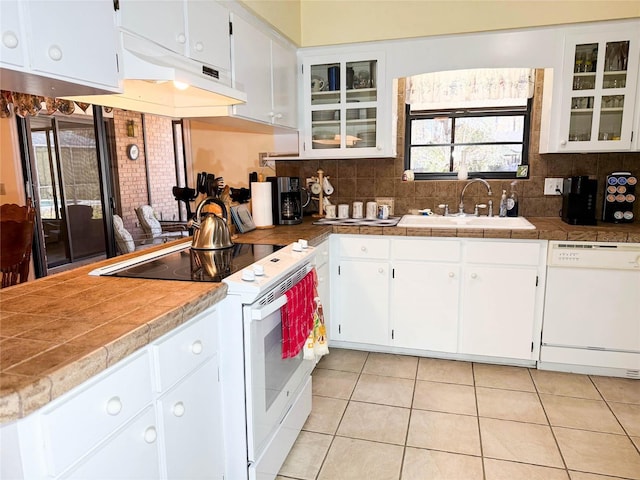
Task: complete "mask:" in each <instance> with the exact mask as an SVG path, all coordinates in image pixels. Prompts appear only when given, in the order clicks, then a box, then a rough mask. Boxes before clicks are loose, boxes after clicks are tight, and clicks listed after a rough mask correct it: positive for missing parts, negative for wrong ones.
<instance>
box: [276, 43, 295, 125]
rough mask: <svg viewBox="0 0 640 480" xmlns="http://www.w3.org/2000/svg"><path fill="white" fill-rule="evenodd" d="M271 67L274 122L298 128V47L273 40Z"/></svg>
mask: <svg viewBox="0 0 640 480" xmlns="http://www.w3.org/2000/svg"><path fill="white" fill-rule="evenodd" d="M271 69H272V75H273V112H274V118H273V122H274V123H275V124H277V125H283V126H285V127H291V128H298V94H297V85H298V75H297V71H298V67H297V57H296V49H295V48H294V47H291V46H287V45H284V44H281V43H279V42H277V41H275V40H272V41H271Z"/></svg>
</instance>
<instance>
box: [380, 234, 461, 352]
mask: <svg viewBox="0 0 640 480" xmlns="http://www.w3.org/2000/svg"><path fill="white" fill-rule="evenodd" d="M460 251H461V245H460V242H459V241H457V240H431V239H430V240H426V239H423V240H418V239H394V240H393V241H392V246H391V252H392V253H391V258H392V268H393V270H392V272H393V273H392V281H391V282H392V283H391V308H390V312H391V326H392V340H393V345H394V346H397V347H404V348H412V349H419V350H432V351H439V352H449V353H456V351H457V348H458V302H459V295H460Z"/></svg>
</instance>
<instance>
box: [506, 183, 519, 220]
mask: <svg viewBox="0 0 640 480" xmlns="http://www.w3.org/2000/svg"><path fill="white" fill-rule="evenodd" d="M515 187H516V182H512V183H511V192H509V197H508V198H507V217H517V216H518V194H517V193H516V191H515Z"/></svg>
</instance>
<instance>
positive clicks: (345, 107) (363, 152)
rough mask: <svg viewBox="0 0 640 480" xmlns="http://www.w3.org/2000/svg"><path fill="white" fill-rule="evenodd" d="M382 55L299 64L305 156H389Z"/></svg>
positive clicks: (316, 59)
mask: <svg viewBox="0 0 640 480" xmlns="http://www.w3.org/2000/svg"><path fill="white" fill-rule="evenodd" d="M383 73H384V65H383V60H382V56H381V55H358V56H357V57H355V56H349V55H339V56H330V57H329V56H322V57H309V58H305V59H304V60H303V82H304V88H303V99H304V122H303V134H302V135H301V145H300V152H301V156H304V157H310V158H311V157H333V158H354V157H359V158H362V157H381V156H389V155H390V150H389V147H390V144H391V141H390V135H389V138H388V139H385V138H384V135H383V134H382V133H381V127H382V125H384V124H385V123H386V121H387V120H386V119H387V114H386V108H385V106H386V102H385V101H384V99H383V95H384V94H385V89H384V85H385V79H384V75H383Z"/></svg>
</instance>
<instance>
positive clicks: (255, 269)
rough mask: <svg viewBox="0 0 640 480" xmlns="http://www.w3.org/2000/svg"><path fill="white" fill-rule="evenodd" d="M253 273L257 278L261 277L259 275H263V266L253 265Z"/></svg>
mask: <svg viewBox="0 0 640 480" xmlns="http://www.w3.org/2000/svg"><path fill="white" fill-rule="evenodd" d="M253 273H254V274H255V275H256V276H257V277H259V276H261V275H264V266H263V265H258V264H256V265H254V266H253Z"/></svg>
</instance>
